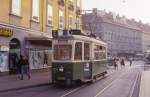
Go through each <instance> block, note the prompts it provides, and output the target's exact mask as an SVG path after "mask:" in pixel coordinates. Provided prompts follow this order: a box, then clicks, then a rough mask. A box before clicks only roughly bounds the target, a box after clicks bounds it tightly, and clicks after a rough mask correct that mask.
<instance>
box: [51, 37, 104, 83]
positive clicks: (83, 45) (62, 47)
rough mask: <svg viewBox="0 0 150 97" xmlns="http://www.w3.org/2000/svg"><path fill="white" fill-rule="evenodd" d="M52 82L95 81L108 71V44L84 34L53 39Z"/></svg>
mask: <svg viewBox="0 0 150 97" xmlns="http://www.w3.org/2000/svg"><path fill="white" fill-rule="evenodd" d="M52 51H53V54H52V82H53V83H54V84H66V85H72V84H74V83H76V82H78V81H84V82H86V81H91V82H94V81H95V80H96V79H97V78H98V77H100V76H104V75H105V74H106V73H107V71H106V70H107V44H106V43H105V42H103V41H101V40H99V39H95V38H92V37H87V36H84V35H62V36H58V37H56V38H54V39H53V41H52Z"/></svg>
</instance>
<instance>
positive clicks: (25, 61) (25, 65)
mask: <svg viewBox="0 0 150 97" xmlns="http://www.w3.org/2000/svg"><path fill="white" fill-rule="evenodd" d="M24 75H27V76H28V78H29V79H30V77H31V76H30V72H29V61H28V59H27V57H25V56H23V58H22V62H21V80H23V78H24Z"/></svg>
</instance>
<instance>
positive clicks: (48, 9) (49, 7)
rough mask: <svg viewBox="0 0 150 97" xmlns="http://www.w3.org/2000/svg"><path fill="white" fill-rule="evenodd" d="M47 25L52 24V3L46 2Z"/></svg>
mask: <svg viewBox="0 0 150 97" xmlns="http://www.w3.org/2000/svg"><path fill="white" fill-rule="evenodd" d="M47 25H49V26H52V25H53V8H52V5H50V4H48V7H47Z"/></svg>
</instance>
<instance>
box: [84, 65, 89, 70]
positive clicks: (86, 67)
mask: <svg viewBox="0 0 150 97" xmlns="http://www.w3.org/2000/svg"><path fill="white" fill-rule="evenodd" d="M84 71H90V66H89V63H86V64H85V65H84Z"/></svg>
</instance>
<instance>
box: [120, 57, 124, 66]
mask: <svg viewBox="0 0 150 97" xmlns="http://www.w3.org/2000/svg"><path fill="white" fill-rule="evenodd" d="M120 65H121V67H124V66H125V63H124V59H121V61H120Z"/></svg>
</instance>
